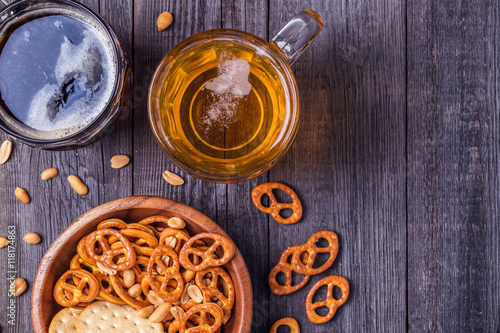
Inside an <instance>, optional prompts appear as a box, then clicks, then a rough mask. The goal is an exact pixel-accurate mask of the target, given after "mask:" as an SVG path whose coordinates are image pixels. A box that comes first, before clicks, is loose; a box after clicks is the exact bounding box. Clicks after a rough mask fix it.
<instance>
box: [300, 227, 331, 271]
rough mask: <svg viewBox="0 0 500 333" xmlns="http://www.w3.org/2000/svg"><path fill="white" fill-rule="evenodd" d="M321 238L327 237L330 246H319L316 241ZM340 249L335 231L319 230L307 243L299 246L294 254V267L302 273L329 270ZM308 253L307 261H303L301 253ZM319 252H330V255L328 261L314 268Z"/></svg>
mask: <svg viewBox="0 0 500 333" xmlns="http://www.w3.org/2000/svg"><path fill="white" fill-rule="evenodd" d="M320 239H325V240H326V241H327V242H328V246H325V247H318V246H317V245H316V243H317V242H318V240H320ZM338 251H339V240H338V237H337V234H336V233H334V232H333V231H328V230H323V231H318V232H317V233H315V234H314V235H312V236H311V238H309V240H308V241H307V243H305V244H302V245H299V246H297V248H296V249H295V250H294V252H293V254H292V267H293V270H294V271H296V272H297V273H300V274H305V275H316V274H320V273H322V272H324V271H325V270H327V269H328V268H329V267H330V266H331V265H332V264H333V262H334V261H335V258H336V257H337V253H338ZM304 253H307V254H308V257H307V262H306V263H303V262H302V260H301V255H303V254H304ZM318 253H328V254H329V255H330V256H329V257H328V259H327V261H326V262H325V263H324V264H323V265H321V266H320V267H317V268H313V266H314V261H315V259H316V255H317V254H318Z"/></svg>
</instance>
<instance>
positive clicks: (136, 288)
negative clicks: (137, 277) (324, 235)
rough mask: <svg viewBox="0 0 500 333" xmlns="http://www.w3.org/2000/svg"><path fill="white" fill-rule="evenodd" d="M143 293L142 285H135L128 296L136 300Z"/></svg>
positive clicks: (129, 290)
mask: <svg viewBox="0 0 500 333" xmlns="http://www.w3.org/2000/svg"><path fill="white" fill-rule="evenodd" d="M141 293H142V289H141V285H140V284H139V283H136V284H134V285H133V286H132V287H130V288H129V289H128V294H129V295H130V297H132V298H136V297H137V296H139V295H140V294H141Z"/></svg>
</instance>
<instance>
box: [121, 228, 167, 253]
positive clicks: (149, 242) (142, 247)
mask: <svg viewBox="0 0 500 333" xmlns="http://www.w3.org/2000/svg"><path fill="white" fill-rule="evenodd" d="M120 232H121V233H122V235H125V236H126V237H127V239H128V240H129V241H130V242H131V243H132V247H133V248H134V250H135V252H136V253H137V254H142V255H147V256H150V255H151V253H152V252H153V249H154V248H155V247H157V246H158V239H156V237H155V236H154V235H151V234H150V233H149V232H146V231H142V230H138V229H123V230H120Z"/></svg>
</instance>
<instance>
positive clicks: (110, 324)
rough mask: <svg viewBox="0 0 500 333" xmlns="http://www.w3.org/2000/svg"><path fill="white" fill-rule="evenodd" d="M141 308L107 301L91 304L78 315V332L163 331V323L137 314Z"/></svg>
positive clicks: (157, 332) (156, 332)
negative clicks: (153, 321)
mask: <svg viewBox="0 0 500 333" xmlns="http://www.w3.org/2000/svg"><path fill="white" fill-rule="evenodd" d="M137 312H139V310H136V309H134V308H133V307H131V306H129V305H116V304H112V303H109V302H106V301H99V302H95V303H92V304H90V305H89V306H88V307H87V308H86V309H85V310H83V312H82V313H81V314H80V316H79V317H78V321H77V324H76V332H77V333H100V332H103V333H112V332H116V333H127V332H130V333H163V325H162V324H161V323H152V322H150V321H149V320H148V319H147V318H141V317H139V316H138V315H137Z"/></svg>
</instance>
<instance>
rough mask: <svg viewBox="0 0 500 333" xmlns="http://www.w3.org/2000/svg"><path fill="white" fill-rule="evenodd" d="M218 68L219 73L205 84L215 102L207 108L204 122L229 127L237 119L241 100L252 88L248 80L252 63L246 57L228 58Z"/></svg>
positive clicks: (207, 124) (208, 124) (209, 124)
mask: <svg viewBox="0 0 500 333" xmlns="http://www.w3.org/2000/svg"><path fill="white" fill-rule="evenodd" d="M217 70H218V74H219V75H218V76H217V77H216V78H214V79H213V80H212V81H209V82H207V83H206V84H205V88H206V89H208V90H210V91H211V92H212V97H213V100H214V102H213V103H210V105H209V106H208V108H207V109H206V110H205V113H204V115H203V123H204V124H205V125H206V126H212V125H213V123H214V122H217V123H218V124H220V125H221V126H223V127H227V126H228V125H230V124H231V123H233V122H234V121H236V109H237V107H238V105H239V102H240V101H241V99H242V98H243V97H245V96H247V95H248V94H249V93H250V91H251V90H252V86H251V84H250V82H249V80H248V77H249V75H250V64H249V63H248V61H247V60H245V59H227V60H222V61H221V62H219V64H218V67H217Z"/></svg>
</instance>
